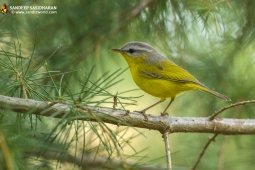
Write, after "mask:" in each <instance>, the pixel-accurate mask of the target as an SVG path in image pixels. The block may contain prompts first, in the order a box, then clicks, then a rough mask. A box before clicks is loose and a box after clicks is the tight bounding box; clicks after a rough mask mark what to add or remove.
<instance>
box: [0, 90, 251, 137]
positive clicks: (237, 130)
mask: <svg viewBox="0 0 255 170" xmlns="http://www.w3.org/2000/svg"><path fill="white" fill-rule="evenodd" d="M0 109H4V110H12V111H15V112H19V113H28V111H29V112H30V113H32V114H35V115H40V116H48V117H55V118H62V117H63V116H64V115H66V114H68V115H67V117H69V118H72V117H74V118H75V120H77V119H78V120H84V121H95V122H97V121H98V120H101V121H103V122H105V123H111V124H115V125H117V126H120V125H124V126H127V125H128V126H132V127H138V128H145V129H151V130H158V131H159V132H161V133H162V134H163V133H164V132H166V130H167V131H168V132H169V133H175V132H195V133H214V134H215V133H217V134H224V135H240V134H255V120H254V119H229V118H215V119H213V120H212V121H210V120H209V118H208V117H206V118H195V117H194V118H191V117H174V116H167V117H162V116H157V115H156V116H154V115H148V121H144V117H143V116H142V115H141V114H139V113H136V112H130V113H129V114H126V112H125V111H123V110H116V109H111V108H101V107H93V106H82V107H78V106H76V105H74V104H67V103H57V102H49V101H48V102H47V101H36V100H31V99H20V98H15V97H7V96H2V95H0ZM91 111H92V112H93V113H95V114H96V116H97V119H95V117H94V116H93V114H90V112H91ZM198 115H199V114H198Z"/></svg>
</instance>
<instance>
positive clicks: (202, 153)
mask: <svg viewBox="0 0 255 170" xmlns="http://www.w3.org/2000/svg"><path fill="white" fill-rule="evenodd" d="M217 136H218V134H214V136H213V137H212V138H210V139H209V140H208V142H207V143H206V145H205V146H204V148H203V150H202V152H201V153H200V155H199V157H198V159H197V162H196V163H195V165H194V166H193V167H192V169H191V170H195V169H196V168H197V165H198V164H199V162H200V160H201V158H202V156H203V155H204V153H205V151H206V149H207V148H208V146H209V144H210V143H211V142H212V141H214V140H215V138H216V137H217Z"/></svg>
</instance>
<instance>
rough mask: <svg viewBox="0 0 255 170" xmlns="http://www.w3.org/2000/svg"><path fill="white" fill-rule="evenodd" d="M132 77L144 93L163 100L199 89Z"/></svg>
mask: <svg viewBox="0 0 255 170" xmlns="http://www.w3.org/2000/svg"><path fill="white" fill-rule="evenodd" d="M132 76H133V79H134V81H135V83H136V84H137V85H138V86H139V87H140V88H141V89H142V90H143V91H145V92H146V93H148V94H150V95H152V96H155V97H159V98H161V99H166V98H173V97H175V96H176V95H178V94H180V93H181V92H184V91H187V90H194V89H197V88H196V87H195V86H196V85H194V84H187V83H180V82H174V81H169V80H163V79H153V78H147V77H144V76H141V75H139V74H132Z"/></svg>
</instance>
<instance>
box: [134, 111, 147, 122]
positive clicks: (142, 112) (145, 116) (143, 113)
mask: <svg viewBox="0 0 255 170" xmlns="http://www.w3.org/2000/svg"><path fill="white" fill-rule="evenodd" d="M134 112H138V113H141V114H142V115H143V116H144V119H145V121H148V116H147V115H146V114H145V110H141V111H136V110H135V111H134Z"/></svg>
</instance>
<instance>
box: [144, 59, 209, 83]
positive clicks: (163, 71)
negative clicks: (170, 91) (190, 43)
mask: <svg viewBox="0 0 255 170" xmlns="http://www.w3.org/2000/svg"><path fill="white" fill-rule="evenodd" d="M139 74H140V75H142V76H144V77H147V78H151V79H162V80H168V81H173V82H179V83H192V84H197V85H200V86H202V87H205V88H206V86H204V85H203V84H202V83H200V82H199V81H198V80H197V79H196V78H195V77H194V76H192V75H191V74H190V73H189V72H187V71H186V70H184V69H183V68H181V67H179V66H177V65H176V64H175V63H173V62H171V61H169V60H165V61H163V62H161V63H160V64H155V63H154V64H153V65H148V66H147V67H146V68H144V67H143V68H140V69H139Z"/></svg>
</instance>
